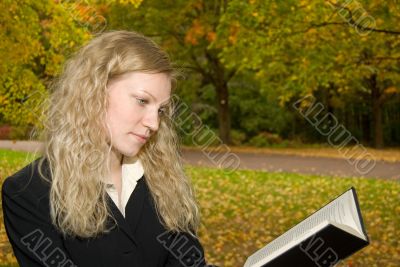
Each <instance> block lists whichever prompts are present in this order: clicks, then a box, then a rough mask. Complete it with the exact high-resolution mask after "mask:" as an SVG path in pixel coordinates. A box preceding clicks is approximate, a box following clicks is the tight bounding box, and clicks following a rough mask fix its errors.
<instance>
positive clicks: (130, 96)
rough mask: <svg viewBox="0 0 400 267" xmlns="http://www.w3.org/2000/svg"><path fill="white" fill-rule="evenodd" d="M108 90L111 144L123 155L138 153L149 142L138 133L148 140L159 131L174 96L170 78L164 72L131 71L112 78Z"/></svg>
mask: <svg viewBox="0 0 400 267" xmlns="http://www.w3.org/2000/svg"><path fill="white" fill-rule="evenodd" d="M107 89H108V100H109V106H108V109H107V117H106V123H107V126H108V127H109V131H110V132H111V134H112V141H111V143H112V146H113V147H114V148H115V149H116V150H118V151H119V152H120V153H121V154H123V155H126V156H129V157H132V156H135V155H136V154H137V153H138V152H139V150H140V148H141V147H142V146H143V145H144V143H145V142H146V141H148V140H146V139H143V138H141V137H139V136H144V137H147V139H148V137H149V136H150V135H152V134H154V132H156V131H157V130H158V126H159V123H160V117H161V116H162V112H163V111H164V110H165V107H164V106H165V104H166V103H167V102H168V101H169V98H170V96H171V79H170V78H169V77H168V75H167V74H164V73H156V74H150V73H143V72H130V73H126V74H124V75H122V76H121V77H119V78H117V79H115V80H111V81H110V82H109V84H108V86H107ZM108 138H110V139H111V137H110V136H109V133H108ZM110 139H109V140H110Z"/></svg>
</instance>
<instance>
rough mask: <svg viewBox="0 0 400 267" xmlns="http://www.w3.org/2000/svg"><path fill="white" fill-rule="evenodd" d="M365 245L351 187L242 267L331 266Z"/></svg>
mask: <svg viewBox="0 0 400 267" xmlns="http://www.w3.org/2000/svg"><path fill="white" fill-rule="evenodd" d="M368 244H369V238H368V235H367V233H366V231H365V226H364V222H363V219H362V217H361V212H360V206H359V204H358V199H357V194H356V190H355V189H354V187H352V188H350V189H349V190H348V191H346V192H344V193H343V194H341V195H340V196H339V197H337V198H336V199H334V200H332V201H331V202H329V203H328V204H327V205H325V206H324V207H322V208H321V209H319V210H318V211H316V212H315V213H313V214H312V215H310V216H309V217H307V218H306V219H305V220H303V221H301V222H300V223H299V224H297V225H296V226H294V227H293V228H291V229H290V230H288V231H287V232H285V233H284V234H282V235H281V236H279V237H278V238H276V239H274V240H273V241H272V242H270V243H269V244H267V245H266V246H265V247H263V248H261V249H260V250H258V251H257V252H255V253H254V254H253V255H251V256H250V257H248V258H247V260H246V263H245V265H244V267H286V266H288V267H290V266H296V267H313V266H317V267H332V266H335V264H337V263H338V262H340V261H341V260H343V259H345V258H347V257H348V256H350V255H351V254H353V253H354V252H356V251H358V250H360V249H362V248H363V247H365V246H367V245H368Z"/></svg>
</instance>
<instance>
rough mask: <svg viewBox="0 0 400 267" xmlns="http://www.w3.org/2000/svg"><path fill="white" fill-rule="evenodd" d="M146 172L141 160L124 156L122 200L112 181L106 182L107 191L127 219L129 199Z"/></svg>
mask: <svg viewBox="0 0 400 267" xmlns="http://www.w3.org/2000/svg"><path fill="white" fill-rule="evenodd" d="M143 174H144V170H143V166H142V164H141V162H140V160H139V159H138V158H137V157H130V158H129V157H126V156H124V159H123V162H122V181H121V182H122V186H121V187H122V190H121V199H118V192H117V189H116V187H115V185H114V183H113V182H111V180H108V181H106V191H107V193H108V195H109V196H110V197H111V199H112V200H113V201H114V203H115V205H116V206H117V207H118V209H119V210H120V211H121V213H122V215H123V216H124V217H125V207H126V204H127V203H128V200H129V197H130V196H131V194H132V192H133V190H134V189H135V187H136V184H137V181H138V180H139V179H140V178H141V177H142V176H143Z"/></svg>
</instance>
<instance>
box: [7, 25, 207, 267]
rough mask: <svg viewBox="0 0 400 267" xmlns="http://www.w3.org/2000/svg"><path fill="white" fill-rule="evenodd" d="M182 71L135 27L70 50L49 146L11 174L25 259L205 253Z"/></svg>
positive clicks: (115, 260) (48, 129) (170, 259)
mask: <svg viewBox="0 0 400 267" xmlns="http://www.w3.org/2000/svg"><path fill="white" fill-rule="evenodd" d="M175 79H176V71H175V70H174V68H173V67H172V65H171V62H170V60H169V58H168V56H167V54H166V53H165V52H163V51H162V50H161V49H160V48H159V47H158V46H157V45H156V44H155V43H154V42H153V41H152V40H150V39H149V38H147V37H145V36H143V35H141V34H139V33H135V32H128V31H113V32H107V33H103V34H101V35H99V36H97V37H96V38H94V39H93V40H92V41H91V42H89V43H88V44H87V45H86V46H84V47H83V48H82V49H81V50H79V51H78V52H77V53H76V54H75V55H74V56H73V57H72V58H71V59H70V60H68V61H67V63H66V65H65V67H64V69H63V72H62V74H61V75H60V77H59V78H58V79H57V81H56V82H55V83H54V84H53V86H52V90H51V97H50V102H49V103H50V105H49V107H48V108H47V109H46V114H45V115H46V116H44V117H45V118H46V121H45V123H44V125H45V127H44V128H45V131H44V133H43V140H44V144H45V146H44V148H45V149H44V153H43V155H42V157H40V158H38V159H36V160H35V161H33V162H32V163H31V164H29V165H27V166H26V167H24V168H23V169H21V170H20V171H18V172H17V173H15V174H14V175H12V176H10V177H8V178H7V179H6V180H5V182H4V184H3V186H2V201H3V202H2V205H3V212H4V225H5V228H6V231H7V235H8V238H9V240H10V243H11V244H12V247H13V250H14V254H15V257H16V258H17V260H18V263H19V264H20V266H21V267H35V266H63V267H69V266H80V267H90V266H93V267H101V266H104V267H117V266H121V267H125V266H126V267H128V266H129V267H136V266H137V267H153V266H154V267H156V266H160V267H161V266H169V267H172V266H187V267H189V266H205V265H206V262H205V259H204V251H203V248H202V245H201V244H200V242H199V240H198V239H197V238H196V231H197V229H198V226H199V210H198V207H197V205H196V202H195V198H194V193H193V189H192V187H191V184H190V182H189V180H188V178H187V177H186V176H185V173H184V171H183V167H182V163H181V158H180V154H179V150H178V148H179V147H178V139H177V136H176V133H175V131H174V127H173V126H174V125H173V121H172V118H173V112H174V110H173V101H172V100H171V99H172V98H171V94H172V90H173V85H174V84H175Z"/></svg>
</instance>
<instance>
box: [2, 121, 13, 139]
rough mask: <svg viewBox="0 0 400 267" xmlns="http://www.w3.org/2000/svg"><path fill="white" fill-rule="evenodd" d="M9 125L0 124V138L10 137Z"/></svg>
mask: <svg viewBox="0 0 400 267" xmlns="http://www.w3.org/2000/svg"><path fill="white" fill-rule="evenodd" d="M10 132H11V126H10V125H2V126H0V140H7V139H10Z"/></svg>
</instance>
